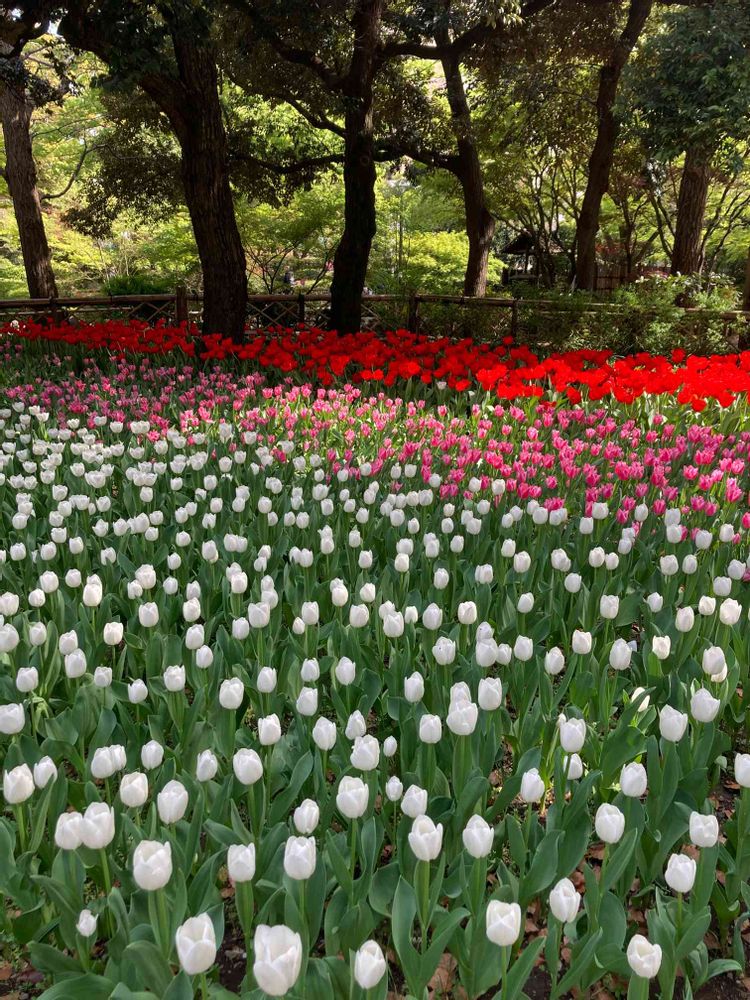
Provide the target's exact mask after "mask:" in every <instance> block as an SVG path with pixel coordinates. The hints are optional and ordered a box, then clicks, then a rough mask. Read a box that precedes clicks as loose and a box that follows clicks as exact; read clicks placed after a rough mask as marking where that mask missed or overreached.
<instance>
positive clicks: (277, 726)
mask: <svg viewBox="0 0 750 1000" xmlns="http://www.w3.org/2000/svg"><path fill="white" fill-rule="evenodd" d="M258 739H259V740H260V745H261V746H263V747H271V746H274V745H275V744H276V743H278V742H279V740H280V739H281V722H280V721H279V717H278V715H276V713H275V712H274V713H273V714H272V715H267V716H265V717H264V718H262V719H258Z"/></svg>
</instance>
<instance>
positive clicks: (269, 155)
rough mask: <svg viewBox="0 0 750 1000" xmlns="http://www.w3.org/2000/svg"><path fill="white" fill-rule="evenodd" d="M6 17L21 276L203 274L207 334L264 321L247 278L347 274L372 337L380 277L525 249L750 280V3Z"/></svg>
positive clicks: (365, 4)
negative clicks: (748, 267) (367, 313)
mask: <svg viewBox="0 0 750 1000" xmlns="http://www.w3.org/2000/svg"><path fill="white" fill-rule="evenodd" d="M0 6H1V5H0ZM0 13H1V14H2V17H1V18H0V117H1V118H2V132H3V146H4V149H3V155H2V160H0V163H1V164H2V180H3V181H4V183H5V186H6V192H7V194H6V198H5V200H4V203H3V204H2V205H1V206H0V292H2V291H4V293H5V294H9V293H13V294H23V292H24V291H25V289H24V288H23V287H21V278H22V275H23V276H24V277H25V281H26V284H27V287H28V292H29V294H31V295H32V296H34V297H48V296H51V295H54V294H56V292H57V291H58V288H63V289H65V290H81V289H82V288H85V287H89V288H90V287H92V286H95V285H102V284H104V285H105V286H106V287H108V288H109V289H110V290H118V289H119V290H128V291H137V290H140V289H142V290H144V291H147V290H150V289H152V288H155V287H156V286H158V285H159V284H160V283H164V286H165V287H166V286H167V285H168V284H171V283H173V282H174V281H175V280H176V279H186V280H188V281H189V282H190V283H191V284H193V285H195V286H198V285H200V287H201V289H202V291H203V295H204V328H205V330H206V332H213V331H219V332H222V333H225V334H227V335H230V336H240V335H241V333H242V329H243V326H244V317H245V312H246V298H247V294H248V279H249V282H250V288H251V290H267V291H277V290H279V288H283V287H289V285H290V283H291V280H292V278H291V275H292V273H293V274H294V275H295V276H296V280H302V281H303V282H304V285H303V287H305V288H307V289H310V288H328V287H329V286H330V290H331V293H332V303H331V317H330V321H331V325H332V326H333V327H334V328H336V329H340V330H342V331H344V330H356V329H358V328H359V325H360V322H361V308H362V303H361V298H362V290H363V288H364V287H365V286H366V285H367V286H369V287H372V288H374V289H375V290H377V291H394V290H407V289H410V288H415V287H420V288H422V289H423V290H429V291H463V293H464V294H466V295H484V294H485V293H486V292H487V290H488V287H489V288H490V289H495V288H497V286H498V285H499V283H500V280H501V275H502V270H503V264H502V263H501V259H500V251H502V249H503V248H504V247H508V246H510V247H511V249H516V250H517V251H518V255H519V260H520V259H522V260H523V262H524V266H523V268H522V270H526V269H528V270H529V271H531V272H533V275H534V277H535V279H536V280H537V281H538V283H540V284H542V285H543V286H547V287H551V286H554V285H556V284H557V285H560V286H563V287H566V288H570V289H574V290H582V291H590V290H592V289H593V288H595V287H596V284H597V274H598V273H600V272H602V271H604V270H607V271H609V272H614V271H616V272H617V273H618V274H620V275H621V276H622V277H625V278H632V277H634V276H635V275H636V274H638V273H639V269H640V268H642V267H643V266H644V265H648V264H650V265H656V266H663V267H664V268H665V269H666V270H669V271H671V273H672V274H675V275H676V274H679V275H688V276H691V286H690V287H691V288H692V289H693V290H694V292H695V293H697V292H698V290H699V289H701V288H703V289H705V287H706V286H707V285H712V284H713V285H716V284H722V283H724V284H727V285H729V286H732V285H734V286H735V287H738V286H740V285H741V283H742V278H743V274H744V269H745V260H746V255H747V246H748V243H749V242H750V239H749V238H748V233H749V230H750V172H749V171H748V156H747V150H748V142H749V141H750V10H749V9H748V6H747V4H746V3H745V2H744V0H713V2H710V0H706V2H701V0H692V2H691V0H681V2H679V0H672V2H668V0H583V2H577V0H69V2H66V3H54V2H50V0H28V2H19V3H13V4H8V5H5V6H2V9H1V10H0ZM11 209H12V211H11ZM507 259H508V258H506V260H507ZM527 261H530V262H531V264H528V265H527ZM21 265H22V269H21ZM526 276H527V275H526V274H523V275H521V277H526ZM285 279H286V284H285Z"/></svg>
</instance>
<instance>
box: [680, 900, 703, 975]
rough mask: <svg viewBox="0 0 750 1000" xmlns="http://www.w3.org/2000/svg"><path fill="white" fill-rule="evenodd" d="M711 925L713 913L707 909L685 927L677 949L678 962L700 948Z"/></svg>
mask: <svg viewBox="0 0 750 1000" xmlns="http://www.w3.org/2000/svg"><path fill="white" fill-rule="evenodd" d="M710 925H711V911H710V910H709V908H708V907H706V908H705V909H703V910H701V911H700V912H699V913H698V914H696V916H694V917H693V918H692V920H691V921H690V923H689V924H688V925H687V926H683V928H682V933H681V934H680V937H679V939H678V941H677V947H676V949H675V959H676V961H677V962H679V961H680V960H681V959H683V958H686V957H687V956H688V955H689V954H690V952H691V951H693V949H694V948H697V947H698V945H699V944H700V943H701V942H702V941H703V938H704V937H705V936H706V931H707V930H708V928H709V927H710Z"/></svg>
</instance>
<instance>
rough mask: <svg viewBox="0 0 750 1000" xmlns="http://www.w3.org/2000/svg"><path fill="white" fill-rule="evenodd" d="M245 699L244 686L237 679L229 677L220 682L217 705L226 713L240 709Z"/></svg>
mask: <svg viewBox="0 0 750 1000" xmlns="http://www.w3.org/2000/svg"><path fill="white" fill-rule="evenodd" d="M244 697H245V685H244V684H243V683H242V681H241V680H240V678H239V677H229V678H227V680H224V681H222V682H221V687H220V688H219V704H220V705H221V707H222V708H226V709H227V710H228V711H235V710H236V709H238V708H239V707H240V705H241V704H242V701H243V699H244Z"/></svg>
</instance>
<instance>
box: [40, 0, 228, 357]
mask: <svg viewBox="0 0 750 1000" xmlns="http://www.w3.org/2000/svg"><path fill="white" fill-rule="evenodd" d="M176 9H177V13H176V14H175V15H174V16H173V19H172V20H171V21H170V20H167V27H168V29H169V31H170V35H171V40H172V45H173V48H174V55H175V60H176V64H177V73H176V75H175V74H174V73H169V72H168V71H166V70H165V71H164V72H160V71H159V70H155V69H150V68H149V69H148V70H146V71H144V73H143V75H142V76H140V77H139V78H138V83H139V85H140V86H141V87H142V89H143V90H144V91H145V92H146V93H147V94H148V96H149V97H150V98H151V100H152V101H153V102H154V103H155V104H156V106H157V107H158V108H159V109H160V110H161V111H162V112H163V113H164V114H165V115H166V116H167V118H168V119H169V122H170V125H171V126H172V129H173V130H174V133H175V135H176V137H177V141H178V142H179V145H180V152H181V173H182V182H183V187H184V194H185V204H186V205H187V209H188V212H189V214H190V221H191V223H192V226H193V233H194V236H195V242H196V245H197V248H198V256H199V258H200V262H201V270H202V273H203V333H204V334H211V333H220V334H223V335H224V336H226V337H231V338H232V339H234V340H240V339H242V337H243V336H244V332H245V312H246V306H247V272H246V266H245V252H244V248H243V246H242V240H241V238H240V233H239V230H238V228H237V220H236V216H235V212H234V204H233V200H232V189H231V185H230V179H229V178H230V172H229V156H228V149H227V137H226V132H225V129H224V123H223V119H222V115H221V103H220V100H219V85H218V72H217V68H216V60H215V57H214V53H213V50H212V48H211V46H210V44H209V43H207V42H206V41H205V40H204V39H202V38H200V37H199V36H198V35H197V34H196V29H195V26H194V25H193V24H190V23H188V24H183V23H181V22H180V21H179V17H180V14H179V8H176ZM109 28H110V26H109V25H108V24H107V23H100V22H99V21H98V20H97V18H96V17H95V16H94V15H92V14H91V13H89V11H88V3H87V0H78V2H70V3H68V5H67V12H66V15H65V17H64V18H63V21H62V23H61V25H60V33H61V34H62V35H63V37H64V38H65V39H66V41H68V42H69V43H70V44H71V45H73V46H75V47H77V48H82V49H86V50H88V51H89V52H93V53H94V54H95V55H97V56H98V57H99V58H100V59H102V61H103V62H105V63H108V62H110V61H111V60H112V58H113V55H116V52H115V51H114V49H115V47H116V45H115V39H113V36H112V35H111V33H110V30H109Z"/></svg>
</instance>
